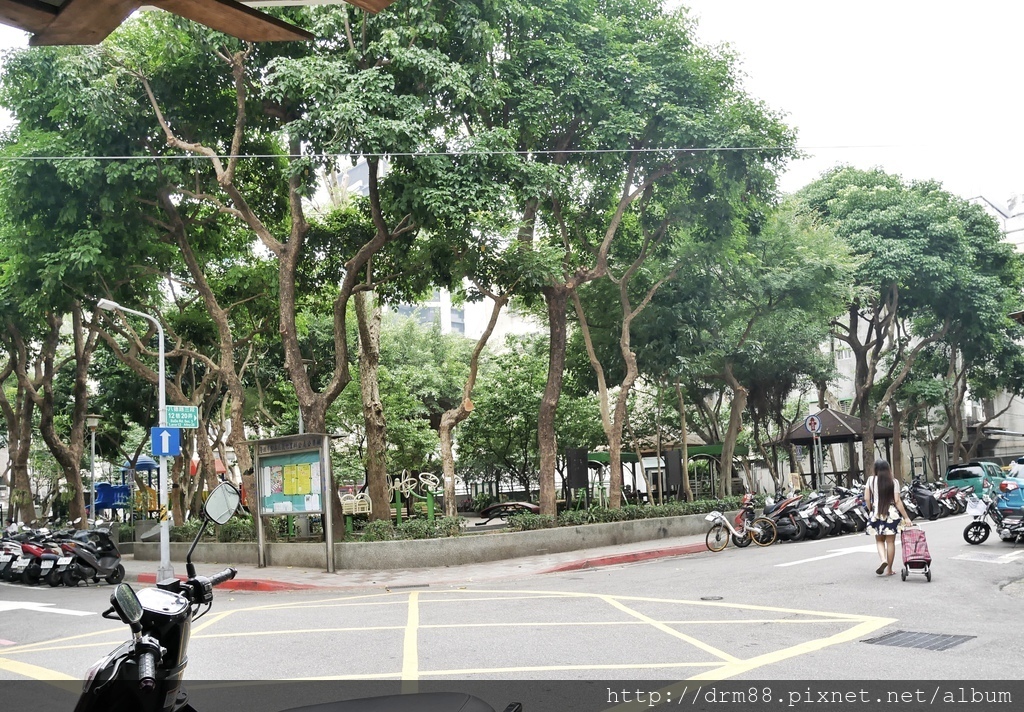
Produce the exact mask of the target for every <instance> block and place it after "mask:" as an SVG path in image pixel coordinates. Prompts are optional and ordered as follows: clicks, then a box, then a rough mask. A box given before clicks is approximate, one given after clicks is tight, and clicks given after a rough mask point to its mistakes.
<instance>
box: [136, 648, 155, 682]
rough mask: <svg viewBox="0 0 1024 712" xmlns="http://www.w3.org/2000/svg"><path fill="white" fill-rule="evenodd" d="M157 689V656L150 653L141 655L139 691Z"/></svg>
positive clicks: (146, 652)
mask: <svg viewBox="0 0 1024 712" xmlns="http://www.w3.org/2000/svg"><path fill="white" fill-rule="evenodd" d="M154 687H156V656H155V655H153V653H151V652H150V651H148V650H147V651H145V652H143V653H141V654H140V655H139V689H140V690H152V689H153V688H154Z"/></svg>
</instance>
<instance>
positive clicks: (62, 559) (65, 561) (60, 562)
mask: <svg viewBox="0 0 1024 712" xmlns="http://www.w3.org/2000/svg"><path fill="white" fill-rule="evenodd" d="M70 563H71V557H70V556H62V557H60V558H59V559H57V566H67V565H68V564H70Z"/></svg>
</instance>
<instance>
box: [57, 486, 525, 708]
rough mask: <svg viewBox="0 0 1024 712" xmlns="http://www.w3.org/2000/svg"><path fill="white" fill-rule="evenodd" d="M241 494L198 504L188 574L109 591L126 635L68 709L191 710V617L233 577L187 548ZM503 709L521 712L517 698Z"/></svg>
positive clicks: (428, 698)
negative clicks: (209, 567)
mask: <svg viewBox="0 0 1024 712" xmlns="http://www.w3.org/2000/svg"><path fill="white" fill-rule="evenodd" d="M240 500H241V495H240V494H239V493H238V490H237V489H235V488H234V486H232V485H231V484H230V483H228V482H223V483H221V484H220V485H219V486H218V487H217V488H216V489H215V490H213V492H211V493H210V496H209V497H208V498H207V500H206V504H205V505H204V507H203V525H202V526H201V527H200V528H199V533H198V534H196V538H195V540H193V542H192V546H191V547H190V548H189V550H188V555H187V556H186V557H185V567H186V572H187V575H188V580H187V581H180V580H178V579H176V578H175V579H167V580H166V581H160V582H159V583H157V585H156V588H145V589H142V590H141V591H139V592H138V593H137V594H136V592H135V591H133V590H132V587H131V586H129V585H128V584H119V585H118V586H117V588H115V589H114V593H113V594H112V595H111V596H110V608H109V609H107V610H106V611H104V612H103V617H104V618H110V619H114V620H117V619H120V620H121V621H122V622H123V623H125V624H126V625H128V626H129V627H130V628H131V632H132V639H131V640H129V641H128V642H126V643H123V644H122V645H120V646H118V647H117V648H116V649H115V650H114V651H113V652H111V653H110V654H109V655H108V656H107V657H105V658H103V659H102V660H100V661H99V662H98V663H96V665H94V666H93V667H92V668H90V669H89V671H88V672H87V673H86V680H85V688H84V690H83V692H82V696H81V697H80V698H79V700H78V705H77V706H76V707H75V712H196V710H195V708H194V707H192V706H191V705H190V704H189V703H188V695H187V694H186V692H185V691H184V690H183V689H182V688H181V681H182V677H183V676H184V673H185V666H186V665H187V664H188V641H189V634H190V631H191V627H192V621H193V620H194V619H196V618H197V617H199V615H202V613H199V611H200V609H202V608H204V607H205V610H203V613H205V612H206V611H208V610H209V609H210V606H212V605H213V588H214V586H216V585H218V584H221V583H224V582H225V581H230V580H231V579H233V578H234V577H235V573H236V572H235V569H232V568H227V569H224V570H223V571H221V572H219V573H216V574H214V575H213V576H210V577H206V576H197V575H196V568H195V565H193V563H192V552H194V551H195V548H196V545H197V544H198V543H199V539H200V538H201V537H202V536H203V533H204V532H205V531H206V527H207V525H208V524H209V523H210V522H211V521H212V522H214V523H216V524H224V523H225V522H227V521H228V520H229V519H230V518H231V515H232V514H234V512H235V510H236V509H237V508H238V503H239V501H240ZM384 711H386V712H494V709H493V708H492V707H491V706H490V705H488V704H487V703H486V702H484V701H483V700H481V699H479V698H477V697H473V696H472V695H467V694H464V693H447V692H433V693H423V694H412V695H393V696H388V697H369V698H364V699H360V700H345V701H342V702H335V703H328V704H317V705H309V706H306V707H295V708H292V709H291V710H289V711H288V712H384ZM504 712H522V705H520V704H519V703H513V704H510V705H509V706H508V707H506V708H505V711H504Z"/></svg>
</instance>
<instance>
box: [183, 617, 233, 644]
mask: <svg viewBox="0 0 1024 712" xmlns="http://www.w3.org/2000/svg"><path fill="white" fill-rule="evenodd" d="M232 613H234V611H224V612H223V613H218V614H217V615H215V616H214V617H213V618H211V619H210V620H204V621H203V622H202V623H200V624H199V625H197V626H196V627H195V628H193V629H192V637H193V638H194V637H196V633H199V632H200V631H204V630H206V629H207V628H209V627H210V626H211V625H213V624H214V623H220V622H221V621H222V620H224V619H225V618H227V617H228V616H230V615H231V614H232Z"/></svg>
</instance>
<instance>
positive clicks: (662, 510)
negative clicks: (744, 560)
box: [505, 495, 764, 531]
mask: <svg viewBox="0 0 1024 712" xmlns="http://www.w3.org/2000/svg"><path fill="white" fill-rule="evenodd" d="M740 499H741V498H740V497H725V498H724V499H704V500H698V501H696V502H667V503H665V504H627V505H624V506H622V507H619V508H618V509H610V508H608V507H596V506H595V507H590V508H589V509H570V510H567V511H565V512H562V513H561V514H559V515H558V518H557V519H556V518H555V517H552V516H550V515H545V514H516V515H513V516H510V517H509V518H508V519H506V520H505V521H506V523H507V524H508V528H509V530H511V531H528V530H531V529H550V528H552V527H575V526H580V525H581V524H603V523H606V522H622V521H626V520H632V519H656V518H658V517H681V516H684V515H687V514H707V513H708V512H711V511H714V510H718V511H721V512H727V511H731V510H735V509H739V507H740ZM754 506H755V507H756V508H758V509H760V508H761V507H764V495H755V496H754Z"/></svg>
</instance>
